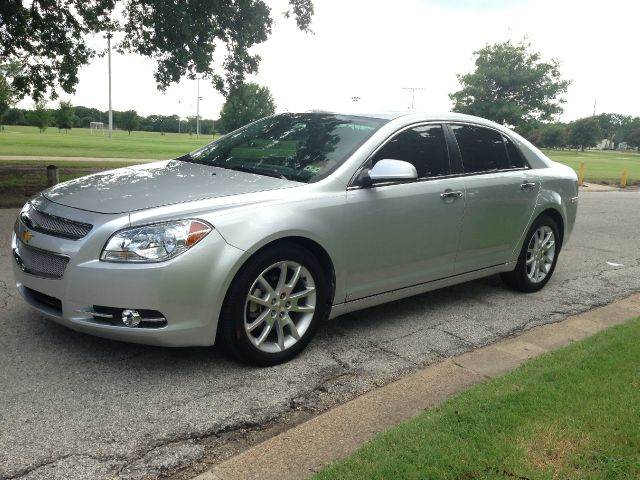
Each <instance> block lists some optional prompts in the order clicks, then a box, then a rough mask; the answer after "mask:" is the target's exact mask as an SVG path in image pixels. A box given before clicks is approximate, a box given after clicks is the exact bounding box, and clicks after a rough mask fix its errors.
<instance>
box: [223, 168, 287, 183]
mask: <svg viewBox="0 0 640 480" xmlns="http://www.w3.org/2000/svg"><path fill="white" fill-rule="evenodd" d="M213 166H214V167H220V168H225V169H227V170H235V171H237V172H245V173H255V174H256V175H264V176H265V177H273V178H279V179H281V180H289V179H288V178H287V177H285V176H284V175H282V174H281V173H275V172H269V171H264V170H260V169H258V168H250V167H240V166H237V165H234V166H229V165H224V166H222V165H216V164H213Z"/></svg>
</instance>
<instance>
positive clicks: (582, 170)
mask: <svg viewBox="0 0 640 480" xmlns="http://www.w3.org/2000/svg"><path fill="white" fill-rule="evenodd" d="M583 180H584V162H580V173H578V186H579V187H581V186H582V181H583Z"/></svg>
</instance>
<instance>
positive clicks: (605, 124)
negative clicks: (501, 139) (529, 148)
mask: <svg viewBox="0 0 640 480" xmlns="http://www.w3.org/2000/svg"><path fill="white" fill-rule="evenodd" d="M516 130H517V131H518V133H520V134H521V135H523V136H524V137H525V138H527V139H528V140H529V141H530V142H531V143H533V144H534V145H536V146H538V147H543V148H576V149H578V148H579V149H582V150H584V149H585V148H591V147H596V146H597V147H599V148H601V149H603V150H617V149H619V148H621V147H623V146H625V144H626V147H627V148H640V117H632V116H629V115H620V114H617V113H601V114H599V115H595V116H591V117H585V118H579V119H578V120H575V121H573V122H567V123H562V122H551V123H532V124H528V125H525V126H521V127H519V128H516Z"/></svg>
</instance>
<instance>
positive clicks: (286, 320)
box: [221, 244, 329, 366]
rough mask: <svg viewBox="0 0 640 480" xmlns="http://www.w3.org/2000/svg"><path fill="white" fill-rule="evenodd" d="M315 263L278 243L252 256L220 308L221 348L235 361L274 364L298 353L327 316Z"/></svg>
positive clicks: (322, 283) (306, 253)
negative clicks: (227, 351) (229, 353)
mask: <svg viewBox="0 0 640 480" xmlns="http://www.w3.org/2000/svg"><path fill="white" fill-rule="evenodd" d="M327 292H328V288H327V283H326V280H325V278H324V273H323V271H322V268H321V266H320V264H319V262H318V260H317V259H316V258H315V257H314V256H313V255H312V254H311V253H310V252H309V251H307V250H306V249H304V248H302V247H300V246H298V245H295V244H286V245H285V244H283V245H278V246H275V247H274V248H270V249H268V250H265V251H263V252H259V253H258V254H257V255H256V256H255V257H252V258H251V259H250V260H249V261H248V262H247V264H246V265H244V266H243V268H242V269H241V271H240V272H239V273H238V275H237V276H236V278H235V279H234V281H233V283H232V285H231V287H230V288H229V292H228V294H227V298H226V300H225V304H224V306H223V310H222V319H221V322H222V323H221V328H222V331H221V334H222V338H223V341H224V342H225V345H226V346H227V347H228V349H229V350H230V351H231V353H232V354H233V355H234V356H235V357H236V358H238V359H239V360H241V361H244V362H247V363H251V364H254V365H261V366H266V365H275V364H278V363H282V362H285V361H287V360H290V359H291V358H293V357H294V356H295V355H297V354H298V353H299V352H300V351H301V350H302V349H304V348H305V347H306V346H307V344H308V343H309V341H310V340H311V338H312V337H313V334H314V333H315V331H316V329H317V327H318V325H319V323H320V322H321V321H322V320H324V319H325V318H326V317H327V316H328V313H329V301H328V294H327Z"/></svg>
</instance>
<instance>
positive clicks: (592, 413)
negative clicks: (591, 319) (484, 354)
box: [315, 319, 640, 480]
mask: <svg viewBox="0 0 640 480" xmlns="http://www.w3.org/2000/svg"><path fill="white" fill-rule="evenodd" d="M638 345H640V319H636V320H633V321H630V322H628V323H626V324H625V325H622V326H620V327H615V328H612V329H610V330H607V331H605V332H602V333H600V334H598V335H596V336H594V337H591V338H589V339H587V340H585V341H583V342H579V343H576V344H573V345H571V346H569V347H567V348H565V349H562V350H559V351H557V352H555V353H551V354H547V355H544V356H542V357H540V358H538V359H537V360H534V361H532V362H530V363H527V364H525V365H523V366H522V367H520V368H519V369H517V370H515V371H514V372H512V373H510V374H508V375H506V376H504V377H501V378H498V379H495V380H492V381H489V382H487V383H485V384H482V385H479V386H478V387H475V388H472V389H470V390H467V391H465V392H462V393H461V394H459V395H457V396H455V397H453V398H452V399H451V400H449V401H447V402H446V403H444V404H443V405H442V406H440V407H439V408H436V409H433V410H428V411H426V412H425V413H423V414H422V415H421V416H419V417H418V418H417V419H415V420H412V421H409V422H407V423H405V424H403V425H401V426H399V427H397V428H395V429H392V430H390V431H388V432H386V433H383V434H381V435H379V436H378V437H376V438H375V439H374V440H373V441H372V442H371V443H369V444H368V445H366V446H365V447H363V448H362V449H360V450H359V451H357V452H356V453H355V454H354V455H352V456H351V457H349V458H347V459H346V460H344V461H342V462H340V463H338V464H335V465H333V466H330V467H328V468H326V469H324V470H322V471H321V472H320V473H319V474H318V475H317V476H316V477H315V479H316V480H329V479H340V480H349V479H390V478H402V479H427V478H428V479H459V480H472V479H485V478H491V479H549V480H550V479H593V480H596V479H638V478H640V348H638Z"/></svg>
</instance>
